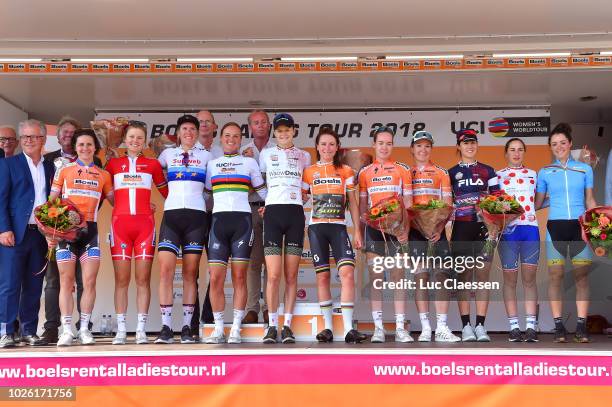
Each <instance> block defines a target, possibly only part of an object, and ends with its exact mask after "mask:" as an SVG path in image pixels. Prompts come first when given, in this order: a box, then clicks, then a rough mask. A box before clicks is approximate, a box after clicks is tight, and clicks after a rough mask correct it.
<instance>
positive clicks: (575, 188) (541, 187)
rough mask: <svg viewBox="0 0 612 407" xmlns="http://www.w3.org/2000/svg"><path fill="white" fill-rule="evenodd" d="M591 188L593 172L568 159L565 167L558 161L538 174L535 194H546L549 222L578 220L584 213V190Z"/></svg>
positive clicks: (582, 164) (586, 165) (580, 163)
mask: <svg viewBox="0 0 612 407" xmlns="http://www.w3.org/2000/svg"><path fill="white" fill-rule="evenodd" d="M586 188H593V170H592V169H591V167H590V166H589V165H588V164H585V163H583V162H580V161H576V160H573V159H571V158H570V159H569V160H568V161H567V163H566V165H565V166H563V164H561V162H560V161H559V160H555V162H554V163H552V164H550V165H547V166H546V167H544V168H542V169H541V170H540V172H539V173H538V183H537V188H536V192H539V193H543V194H546V193H548V196H549V199H550V212H549V213H548V219H549V220H561V219H564V220H571V219H578V217H579V216H580V215H582V214H583V213H584V211H585V209H586V208H585V202H584V190H585V189H586Z"/></svg>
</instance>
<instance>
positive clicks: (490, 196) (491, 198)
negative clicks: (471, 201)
mask: <svg viewBox="0 0 612 407" xmlns="http://www.w3.org/2000/svg"><path fill="white" fill-rule="evenodd" d="M496 199H497V198H495V197H494V196H493V195H489V196H487V199H486V200H487V201H495V200H496Z"/></svg>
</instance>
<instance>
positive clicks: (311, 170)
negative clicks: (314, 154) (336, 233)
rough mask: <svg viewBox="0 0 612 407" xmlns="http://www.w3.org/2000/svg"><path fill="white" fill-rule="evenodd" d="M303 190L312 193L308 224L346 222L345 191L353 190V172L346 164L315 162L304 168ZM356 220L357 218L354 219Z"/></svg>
mask: <svg viewBox="0 0 612 407" xmlns="http://www.w3.org/2000/svg"><path fill="white" fill-rule="evenodd" d="M302 188H303V190H304V192H309V191H310V194H311V195H312V210H311V211H310V221H309V224H310V225H312V224H314V223H338V224H341V225H344V224H346V219H345V212H346V209H345V208H346V193H347V191H354V190H355V172H354V171H353V169H352V168H351V167H349V166H348V165H342V167H340V168H336V167H335V166H334V165H333V164H331V163H327V164H323V163H316V164H315V165H311V166H310V167H308V168H306V169H305V170H304V183H303V187H302ZM354 222H357V220H354Z"/></svg>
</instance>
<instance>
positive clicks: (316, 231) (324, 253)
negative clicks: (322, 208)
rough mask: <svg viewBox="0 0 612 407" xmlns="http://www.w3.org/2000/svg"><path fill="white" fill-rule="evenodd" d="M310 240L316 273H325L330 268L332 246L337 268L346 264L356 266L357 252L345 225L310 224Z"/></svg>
mask: <svg viewBox="0 0 612 407" xmlns="http://www.w3.org/2000/svg"><path fill="white" fill-rule="evenodd" d="M308 240H309V242H310V251H311V252H312V263H313V264H314V268H315V273H325V272H328V271H329V270H330V267H329V258H330V251H329V248H330V247H331V250H332V252H331V255H332V256H333V257H334V260H335V261H336V268H337V269H340V267H342V266H346V265H350V266H353V267H354V266H355V253H353V246H352V245H351V239H349V235H348V232H347V231H346V226H345V225H339V224H333V223H316V224H314V225H310V226H308Z"/></svg>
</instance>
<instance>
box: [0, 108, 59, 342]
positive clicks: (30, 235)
mask: <svg viewBox="0 0 612 407" xmlns="http://www.w3.org/2000/svg"><path fill="white" fill-rule="evenodd" d="M46 136H47V131H46V128H45V125H44V124H43V123H41V122H39V121H38V120H26V121H23V122H21V123H19V142H20V144H21V149H22V151H23V153H21V154H18V155H15V156H13V157H9V158H5V159H2V160H0V348H7V347H11V346H15V340H14V334H15V333H14V322H15V319H16V318H17V314H19V320H20V321H21V331H22V334H23V336H22V342H25V343H27V344H29V345H34V346H36V345H44V344H45V342H44V341H43V340H41V339H40V338H39V337H38V336H37V335H36V329H37V327H38V311H39V308H40V296H41V293H42V285H43V278H44V273H40V271H41V269H42V268H43V267H44V265H45V255H46V252H47V243H46V241H45V238H44V237H43V236H42V234H41V233H40V232H39V231H38V229H37V227H36V224H35V222H34V208H35V207H36V206H38V205H41V204H43V203H45V201H46V200H47V197H48V196H49V191H50V181H51V178H52V177H53V172H54V168H53V164H52V163H50V162H47V161H45V160H43V157H42V150H43V146H44V145H45V141H46Z"/></svg>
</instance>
